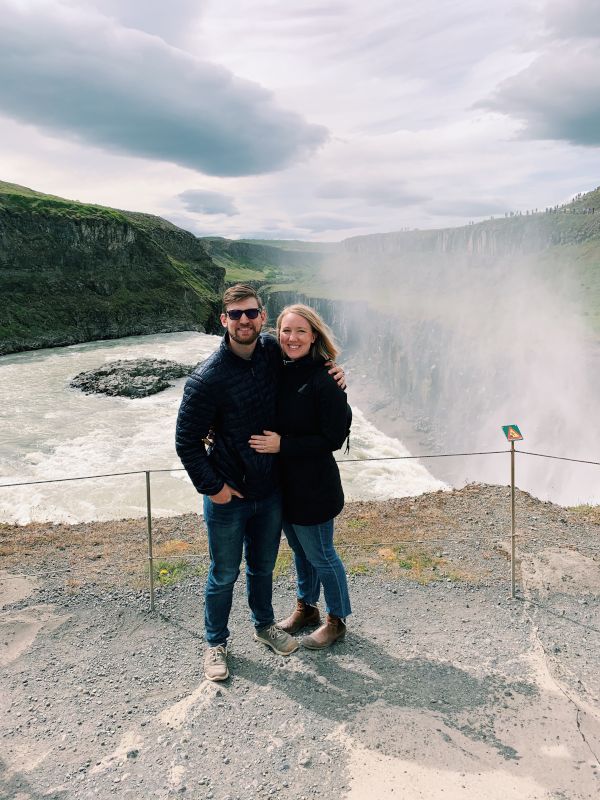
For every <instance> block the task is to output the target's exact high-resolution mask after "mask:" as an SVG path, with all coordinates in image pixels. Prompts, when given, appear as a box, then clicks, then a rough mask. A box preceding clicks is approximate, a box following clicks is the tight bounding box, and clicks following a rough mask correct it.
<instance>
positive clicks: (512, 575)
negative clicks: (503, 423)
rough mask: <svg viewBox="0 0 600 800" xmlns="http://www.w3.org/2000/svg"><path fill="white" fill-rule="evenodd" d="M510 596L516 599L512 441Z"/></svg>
mask: <svg viewBox="0 0 600 800" xmlns="http://www.w3.org/2000/svg"><path fill="white" fill-rule="evenodd" d="M510 596H511V599H512V600H514V599H515V443H514V442H511V443H510Z"/></svg>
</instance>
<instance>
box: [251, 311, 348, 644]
mask: <svg viewBox="0 0 600 800" xmlns="http://www.w3.org/2000/svg"><path fill="white" fill-rule="evenodd" d="M277 336H278V339H279V344H280V346H281V349H282V351H283V356H284V368H283V374H282V377H281V381H280V389H279V397H278V428H279V432H278V433H275V432H274V431H264V432H263V434H264V435H262V436H252V437H251V439H250V446H251V447H253V448H254V449H255V450H257V451H258V452H261V453H280V468H281V478H282V491H283V519H284V523H283V529H284V532H285V535H286V537H287V540H288V542H289V544H290V547H291V548H292V550H293V551H294V561H295V563H296V572H297V576H298V590H297V594H298V602H297V606H296V610H295V611H294V612H293V613H292V614H291V615H290V616H289V617H288V618H287V619H285V620H283V622H280V623H278V625H279V627H281V628H283V629H284V630H285V631H287V632H288V633H291V634H294V633H297V632H298V631H299V630H301V629H302V628H304V627H307V626H309V625H318V624H319V622H320V617H319V609H318V608H317V607H316V603H317V601H318V599H319V594H320V588H321V584H322V585H323V593H324V595H325V602H326V605H327V619H326V621H325V622H324V623H323V624H322V625H321V626H320V627H319V628H317V630H316V631H315V632H314V633H312V634H311V635H310V636H305V637H304V638H303V639H302V642H301V643H302V644H303V645H304V646H305V647H308V648H309V649H312V650H320V649H322V648H324V647H329V645H331V644H333V642H335V641H336V640H338V639H342V638H343V637H344V635H345V633H346V624H345V620H346V617H347V616H348V615H349V614H350V613H351V608H350V598H349V596H348V583H347V580H346V573H345V570H344V565H343V564H342V561H341V559H340V557H339V555H338V554H337V553H336V551H335V547H334V544H333V522H334V518H335V517H336V516H337V515H338V514H339V513H340V511H341V510H342V508H343V506H344V493H343V491H342V484H341V481H340V473H339V470H338V467H337V464H336V462H335V460H334V458H333V451H334V450H338V449H339V448H340V447H341V446H342V444H343V442H344V439H345V438H346V436H347V435H348V430H349V421H350V420H351V418H352V413H351V411H350V407H349V406H348V403H347V401H346V395H345V392H344V391H343V390H342V389H341V388H340V387H339V386H338V385H337V384H336V382H335V381H334V380H333V379H332V378H331V376H330V375H328V374H327V369H326V367H325V366H324V365H325V362H326V361H329V360H331V361H333V360H334V359H335V358H336V356H337V355H338V352H339V351H338V349H337V347H336V346H335V343H334V339H333V334H332V333H331V331H330V329H329V328H328V327H327V325H326V324H325V323H324V322H323V320H322V319H321V318H320V317H319V315H318V314H317V313H316V312H315V311H313V310H312V309H311V308H309V307H308V306H305V305H301V304H296V305H291V306H288V307H287V308H284V310H283V311H282V312H281V314H280V315H279V317H278V319H277Z"/></svg>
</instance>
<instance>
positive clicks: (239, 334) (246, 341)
mask: <svg viewBox="0 0 600 800" xmlns="http://www.w3.org/2000/svg"><path fill="white" fill-rule="evenodd" d="M257 308H258V302H257V300H256V298H255V297H245V298H244V299H243V300H236V301H234V302H232V303H230V304H229V305H228V306H227V311H226V313H224V314H221V325H222V326H223V327H224V328H227V332H228V333H229V338H230V339H231V340H233V341H234V342H237V343H238V344H241V345H251V344H254V342H256V340H257V339H258V334H259V333H260V331H261V328H262V326H263V323H264V321H265V319H266V316H267V315H266V312H265V311H264V309H263V310H262V311H261V312H260V314H259V315H258V316H257V317H256V319H249V318H248V317H247V316H246V315H245V314H242V316H241V318H240V319H238V320H235V319H231V317H230V316H228V314H229V312H231V311H236V310H237V311H245V310H246V309H257Z"/></svg>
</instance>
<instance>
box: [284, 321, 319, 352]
mask: <svg viewBox="0 0 600 800" xmlns="http://www.w3.org/2000/svg"><path fill="white" fill-rule="evenodd" d="M316 338H317V336H316V334H315V333H313V330H312V328H311V327H310V325H309V323H308V322H307V321H306V320H305V319H304V317H301V316H300V314H293V313H291V312H290V313H288V314H285V316H284V317H283V319H282V320H281V327H280V329H279V344H280V345H281V349H282V350H283V352H284V353H285V356H286V358H289V359H291V360H293V361H296V360H297V359H298V358H303V357H304V356H306V355H308V353H309V352H310V346H311V344H312V343H313V342H314V341H315V339H316Z"/></svg>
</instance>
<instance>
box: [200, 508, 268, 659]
mask: <svg viewBox="0 0 600 800" xmlns="http://www.w3.org/2000/svg"><path fill="white" fill-rule="evenodd" d="M204 520H205V522H206V528H207V531H208V548H209V553H210V569H209V571H208V580H207V582H206V591H205V595H204V597H205V605H204V626H205V638H206V641H207V642H208V644H209V645H210V646H211V647H215V646H216V645H219V644H225V643H226V642H227V639H228V638H229V628H228V627H227V623H228V622H229V613H230V611H231V602H232V599H233V585H234V583H235V582H236V580H237V577H238V575H239V574H240V564H241V561H242V551H243V552H244V555H245V557H246V588H247V591H248V605H249V606H250V610H251V612H252V621H253V622H254V626H255V627H256V628H257V629H258V628H264V627H266V626H267V625H271V624H272V623H273V622H274V621H275V616H274V614H273V605H272V597H273V569H274V567H275V561H276V559H277V553H278V550H279V542H280V539H281V495H280V493H279V492H274V493H273V494H271V495H269V496H268V497H266V498H265V499H264V500H245V499H241V498H239V497H233V498H232V500H231V502H229V503H223V504H219V503H213V502H212V500H210V499H209V498H208V497H204Z"/></svg>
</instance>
